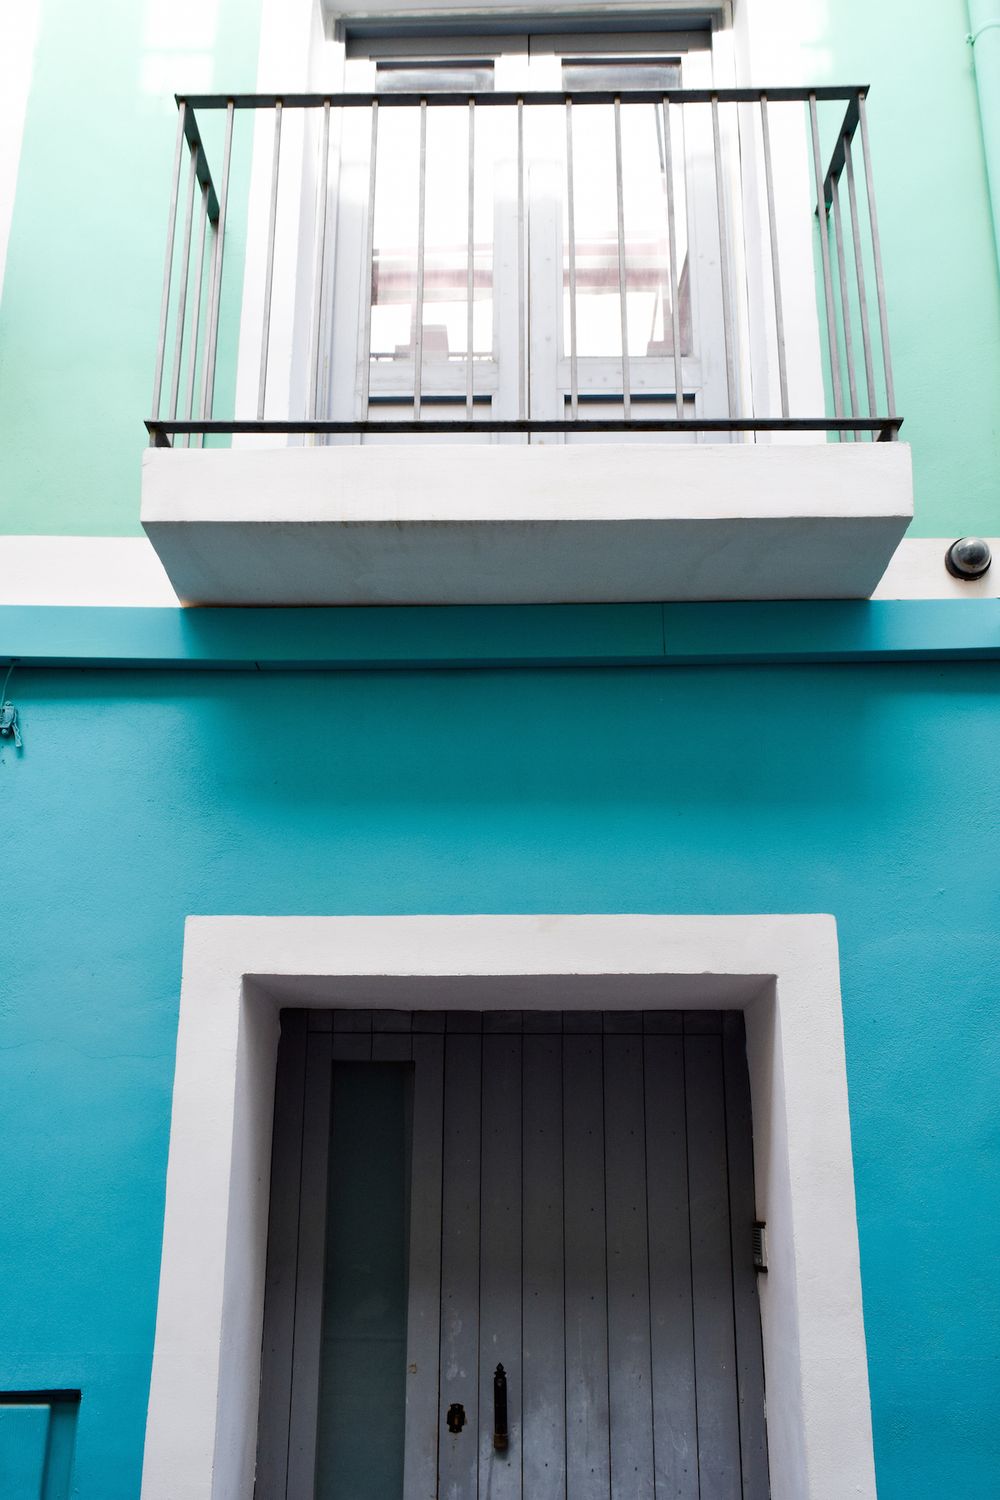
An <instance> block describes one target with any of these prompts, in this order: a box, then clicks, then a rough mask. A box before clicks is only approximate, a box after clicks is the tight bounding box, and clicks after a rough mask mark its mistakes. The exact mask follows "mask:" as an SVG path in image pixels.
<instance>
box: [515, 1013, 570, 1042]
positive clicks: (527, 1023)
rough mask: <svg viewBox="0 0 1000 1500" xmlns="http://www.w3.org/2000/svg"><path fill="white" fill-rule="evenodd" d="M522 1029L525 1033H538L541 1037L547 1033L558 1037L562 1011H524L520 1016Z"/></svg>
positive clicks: (560, 1029)
mask: <svg viewBox="0 0 1000 1500" xmlns="http://www.w3.org/2000/svg"><path fill="white" fill-rule="evenodd" d="M522 1028H523V1030H524V1031H526V1032H531V1033H533V1032H538V1033H541V1034H543V1035H544V1034H545V1033H546V1032H548V1033H554V1034H555V1035H556V1036H558V1035H559V1033H560V1032H561V1031H562V1029H563V1028H562V1011H559V1010H526V1011H524V1012H523V1015H522Z"/></svg>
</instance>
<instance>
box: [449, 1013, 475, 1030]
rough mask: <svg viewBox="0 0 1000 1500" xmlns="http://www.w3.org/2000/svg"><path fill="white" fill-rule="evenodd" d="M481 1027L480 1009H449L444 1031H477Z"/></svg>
mask: <svg viewBox="0 0 1000 1500" xmlns="http://www.w3.org/2000/svg"><path fill="white" fill-rule="evenodd" d="M482 1029H483V1012H482V1011H481V1010H450V1011H448V1014H447V1021H446V1023H445V1030H446V1031H449V1032H451V1031H456V1032H473V1033H474V1032H477V1031H482Z"/></svg>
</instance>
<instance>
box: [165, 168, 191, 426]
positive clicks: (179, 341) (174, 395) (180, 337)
mask: <svg viewBox="0 0 1000 1500" xmlns="http://www.w3.org/2000/svg"><path fill="white" fill-rule="evenodd" d="M190 152H191V161H190V164H189V167H188V189H187V206H186V208H185V211H184V237H183V240H182V248H181V275H180V285H179V287H178V289H177V312H176V315H175V322H176V325H177V327H176V332H175V334H174V364H173V370H172V372H171V380H170V419H171V421H173V419H174V418H175V417H176V416H177V399H178V396H179V393H180V388H181V365H182V363H183V359H184V320H185V317H186V315H187V289H188V275H189V273H190V269H191V229H192V226H193V223H194V190H195V184H196V183H197V181H198V148H197V147H196V146H192V147H191V148H190Z"/></svg>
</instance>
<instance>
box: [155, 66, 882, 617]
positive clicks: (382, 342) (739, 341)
mask: <svg viewBox="0 0 1000 1500" xmlns="http://www.w3.org/2000/svg"><path fill="white" fill-rule="evenodd" d="M441 66H442V67H443V66H444V65H443V64H442V65H441ZM448 66H449V67H451V68H452V69H453V71H452V72H451V73H450V74H449V75H448V77H447V78H446V80H445V81H446V82H447V83H449V84H453V86H448V87H444V86H442V85H441V80H440V79H438V80H436V81H435V84H434V86H433V87H428V86H427V80H426V78H425V77H424V78H421V79H419V80H418V82H419V87H417V88H413V87H408V86H407V85H408V84H409V83H410V74H411V73H412V71H413V70H403V71H401V72H399V73H398V74H395V75H393V76H392V77H389V76H388V75H386V76H385V77H382V78H380V82H381V84H382V87H381V88H380V89H378V90H375V91H369V92H363V93H359V92H354V93H342V94H332V95H322V94H308V95H285V96H271V95H239V96H236V97H228V96H225V95H205V96H196V97H189V98H180V99H179V100H178V109H179V118H178V131H177V146H176V154H175V161H174V171H173V179H172V189H171V197H170V211H169V223H168V238H167V254H166V263H165V270H164V282H163V297H162V311H161V320H160V334H159V344H158V350H157V357H156V370H155V377H154V392H153V407H152V410H153V415H152V417H151V418H150V419H149V420H148V421H147V423H146V426H147V429H148V432H149V435H150V441H151V447H150V449H149V451H148V452H147V454H146V459H145V464H144V471H143V485H142V521H143V525H144V527H145V529H146V531H147V533H148V535H149V537H150V539H151V541H152V543H153V545H154V547H155V548H156V550H157V552H158V553H159V555H160V557H161V559H162V561H163V563H164V565H165V567H166V569H167V572H168V574H169V576H170V578H171V581H172V583H173V584H174V587H175V588H176V590H177V592H178V594H179V596H180V597H181V598H182V599H184V600H185V601H186V602H190V603H205V604H286V605H289V604H291V605H294V604H357V603H403V604H405V603H489V602H499V603H507V602H511V603H520V602H570V601H582V600H586V601H612V600H638V599H761V598H768V599H779V598H860V597H866V596H867V595H868V594H870V593H871V591H872V590H873V589H874V587H875V585H876V583H877V582H878V579H879V578H880V576H881V574H882V572H883V571H884V569H885V566H886V564H887V563H888V561H889V558H890V557H891V555H892V553H893V551H894V549H895V547H896V546H897V544H898V542H899V540H900V538H901V536H902V534H903V532H904V531H905V529H906V526H907V524H908V521H909V519H910V516H911V514H912V484H911V479H910V469H909V454H908V449H907V448H906V447H905V445H904V444H902V443H900V442H898V441H897V438H898V434H899V429H900V426H901V419H900V418H899V416H898V415H897V414H896V410H895V400H894V393H893V377H892V364H891V355H890V347H889V335H888V322H887V313H886V299H885V275H884V269H883V265H882V256H881V249H880V243H879V234H878V220H877V211H876V203H875V195H874V187H873V180H872V167H871V151H870V144H869V135H868V125H867V118H866V93H867V91H866V90H865V89H864V88H822V89H819V88H817V89H813V90H805V89H789V88H783V89H773V90H759V89H750V88H739V89H721V88H720V89H712V88H679V87H676V86H675V85H676V83H677V81H678V79H679V77H680V75H679V72H676V71H675V70H673V66H672V64H671V63H670V62H669V60H664V59H657V60H655V62H645V63H643V64H642V65H641V66H639V67H638V69H636V68H635V67H633V71H632V72H631V73H630V74H625V73H624V72H623V69H622V67H620V66H618V65H614V64H612V63H608V62H607V61H606V60H603V59H602V60H600V61H595V60H592V59H590V60H588V59H584V60H582V61H581V60H577V61H572V60H565V61H564V62H563V66H562V76H561V79H560V81H561V83H562V84H563V87H562V88H559V89H554V90H547V91H540V90H523V91H522V90H517V91H506V90H501V89H498V88H493V87H491V86H486V85H492V84H493V83H494V82H495V80H494V79H493V77H492V75H491V74H490V73H489V72H488V70H487V65H486V64H468V65H464V64H463V65H462V66H461V67H456V66H455V65H454V64H449V65H448ZM588 67H589V72H588V71H587V69H588ZM625 83H628V84H636V83H638V84H640V85H641V86H638V87H634V86H633V87H625V86H623V84H625ZM824 143H825V149H824ZM185 162H186V164H187V170H186V172H185ZM817 205H818V209H817ZM220 411H221V412H224V413H227V414H226V415H220ZM483 448H488V449H489V450H490V451H489V452H488V453H485V452H483V451H482V450H483Z"/></svg>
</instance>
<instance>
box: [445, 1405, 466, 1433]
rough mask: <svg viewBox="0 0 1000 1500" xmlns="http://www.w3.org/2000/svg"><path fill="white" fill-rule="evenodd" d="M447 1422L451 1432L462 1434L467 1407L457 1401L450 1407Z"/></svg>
mask: <svg viewBox="0 0 1000 1500" xmlns="http://www.w3.org/2000/svg"><path fill="white" fill-rule="evenodd" d="M445 1421H446V1422H447V1423H448V1431H449V1432H455V1433H458V1432H461V1430H462V1428H463V1427H464V1426H465V1407H464V1406H463V1405H462V1403H461V1402H460V1401H455V1402H453V1403H452V1405H451V1406H449V1408H448V1415H447V1417H446V1418H445Z"/></svg>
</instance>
